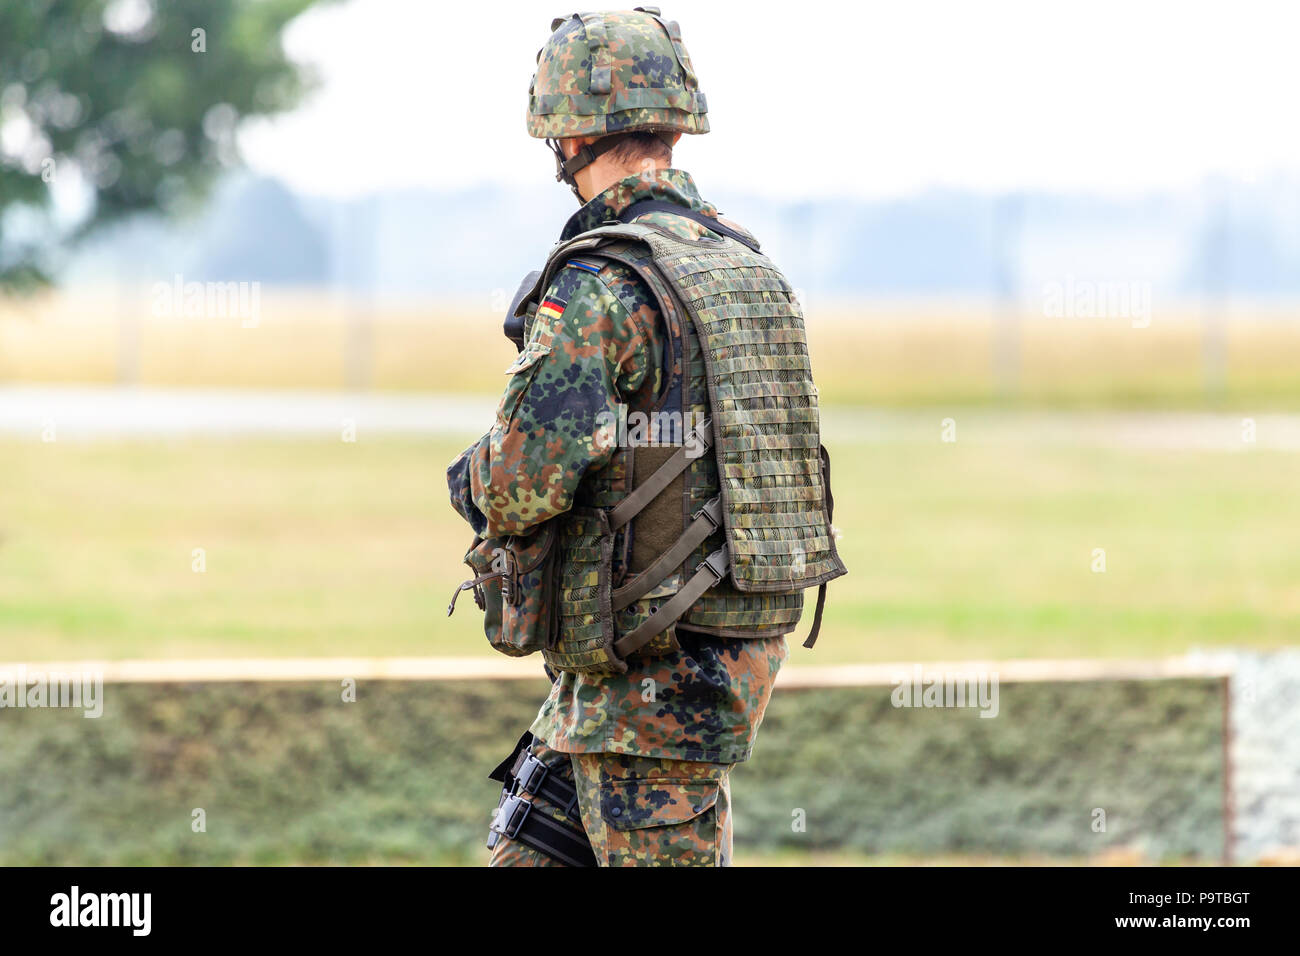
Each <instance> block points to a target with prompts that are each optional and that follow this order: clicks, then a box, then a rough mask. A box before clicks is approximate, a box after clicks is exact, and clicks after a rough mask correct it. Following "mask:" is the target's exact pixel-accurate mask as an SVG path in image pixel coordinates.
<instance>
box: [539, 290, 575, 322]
mask: <svg viewBox="0 0 1300 956" xmlns="http://www.w3.org/2000/svg"><path fill="white" fill-rule="evenodd" d="M566 305H568V302H566V301H565V300H564V299H562V298H560V297H559V296H555V295H548V296H547V297H546V298H545V299H543V300H542V304H541V305H539V306H538V307H537V316H536V317H537V318H538V319H558V318H559V317H560V316H562V315H563V314H564V307H565V306H566Z"/></svg>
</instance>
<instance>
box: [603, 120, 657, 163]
mask: <svg viewBox="0 0 1300 956" xmlns="http://www.w3.org/2000/svg"><path fill="white" fill-rule="evenodd" d="M617 135H618V142H617V143H615V144H614V146H613V147H612V148H611V149H610V151H609V152H608V153H607V154H606V155H608V156H609V157H610V159H612V160H613V161H614V162H616V163H618V164H619V165H620V166H630V165H632V164H633V163H635V162H636V161H637V160H640V159H653V160H655V161H656V162H661V163H668V162H672V158H673V148H672V147H671V146H669V145H668V144H667V143H666V142H664V140H662V139H660V137H659V134H658V133H652V132H650V131H649V130H641V129H639V130H634V131H632V132H631V133H619V134H617Z"/></svg>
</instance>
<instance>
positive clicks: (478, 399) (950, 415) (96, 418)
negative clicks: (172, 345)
mask: <svg viewBox="0 0 1300 956" xmlns="http://www.w3.org/2000/svg"><path fill="white" fill-rule="evenodd" d="M495 408H496V400H495V399H492V398H488V397H484V396H459V395H443V394H413V393H402V392H342V391H323V390H322V391H302V390H276V389H215V388H159V387H119V386H79V385H78V386H73V385H68V386H62V385H10V386H0V434H11V435H26V436H31V437H33V438H40V437H41V436H42V434H44V433H46V431H47V429H48V428H49V427H50V426H53V429H54V432H53V434H54V435H55V436H56V438H74V439H82V438H154V437H175V436H185V435H196V436H200V435H228V436H257V435H267V436H298V437H327V436H329V437H338V436H341V435H343V434H344V433H345V431H347V430H348V429H349V428H351V429H353V430H354V433H355V435H356V436H357V437H361V436H363V435H368V434H369V435H373V434H392V435H430V436H465V437H467V438H472V437H473V436H474V435H477V434H480V433H481V432H482V431H483V430H485V429H486V428H488V427H489V426H490V425H491V423H492V417H493V415H494V414H495ZM949 419H951V425H948V424H947V422H948V420H949ZM822 420H823V431H824V433H825V435H826V438H827V440H828V441H830V442H850V441H852V442H865V443H868V444H874V443H890V442H900V441H902V442H913V441H915V442H938V441H943V440H945V437H944V436H945V434H946V435H948V436H950V437H949V438H948V439H947V440H955V441H958V442H963V443H964V442H968V441H969V442H975V443H979V444H1019V445H1024V444H1040V443H1041V444H1049V445H1077V446H1084V447H1108V448H1134V449H1142V448H1147V449H1153V450H1154V449H1197V450H1207V451H1249V450H1250V449H1252V448H1266V449H1273V450H1284V451H1298V450H1300V415H1297V414H1261V415H1256V416H1251V415H1249V414H1247V413H1245V412H1235V413H1207V412H1177V411H1173V412H1152V411H1136V412H1125V411H1098V412H1089V411H1059V410H1030V411H1023V410H998V409H964V408H953V409H951V410H949V409H944V408H934V409H929V410H924V409H922V410H918V409H906V410H894V409H875V408H857V409H855V408H846V407H844V406H835V407H832V408H828V409H825V410H824V411H823V413H822Z"/></svg>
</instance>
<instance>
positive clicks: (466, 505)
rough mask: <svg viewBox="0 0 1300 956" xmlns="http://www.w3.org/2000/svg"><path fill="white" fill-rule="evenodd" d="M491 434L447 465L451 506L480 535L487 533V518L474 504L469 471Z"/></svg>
mask: <svg viewBox="0 0 1300 956" xmlns="http://www.w3.org/2000/svg"><path fill="white" fill-rule="evenodd" d="M490 438H491V435H490V434H489V435H484V436H483V437H482V438H480V439H479V440H478V441H476V442H475V443H474V444H472V445H470V446H469V447H468V448H466V449H465V450H464V451H463V452H461V453H460V454H459V455H457V456H456V460H455V461H453V462H452V463H451V464H450V465H448V466H447V490H448V491H449V492H450V493H451V506H452V507H453V508H455V509H456V512H457V513H458V514H459V515H460V516H461V517H462V518H464V519H465V520H466V521H468V522H469V526H470V527H471V528H473V529H474V533H475V534H476V535H479V536H480V537H484V536H486V534H487V518H485V517H484V516H483V512H481V511H479V510H478V506H477V505H475V504H474V493H473V491H471V490H470V482H469V473H470V467H471V465H472V464H473V461H474V456H475V455H476V454H477V453H478V449H479V446H480V445H482V444H483V443H484V442H486V441H488V440H489V439H490Z"/></svg>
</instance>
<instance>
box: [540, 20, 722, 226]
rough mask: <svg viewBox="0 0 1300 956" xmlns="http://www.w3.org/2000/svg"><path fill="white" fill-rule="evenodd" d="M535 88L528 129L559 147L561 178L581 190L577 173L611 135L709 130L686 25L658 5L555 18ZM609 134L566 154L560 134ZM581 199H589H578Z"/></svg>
mask: <svg viewBox="0 0 1300 956" xmlns="http://www.w3.org/2000/svg"><path fill="white" fill-rule="evenodd" d="M551 31H552V32H551V37H550V39H549V40H547V41H546V46H544V47H542V49H541V50H540V51H538V54H537V72H536V73H535V74H533V80H532V83H531V84H530V86H529V88H528V134H529V135H530V136H535V137H537V138H538V139H545V140H547V141H548V142H549V143H550V145H551V149H552V150H554V151H555V153H556V177H555V178H556V179H557V180H559V181H561V182H567V183H568V184H569V185H570V187H572V188H573V190H574V192H575V194H576V193H577V187H576V186H574V183H573V174H574V173H576V172H577V171H578V170H580V169H582V168H583V167H584V166H586V165H588V164H589V163H591V162H592V161H593V160H595V158H596V157H597V156H599V155H600V154H601V153H603V152H605V151H606V150H608V149H610V148H612V147H613V146H614V145H616V143H617V139H616V138H613V137H612V136H611V134H614V133H630V132H634V131H638V130H639V131H647V132H654V133H658V134H660V135H661V136H662V137H663V138H664V140H665V141H666V142H671V137H672V134H674V133H677V132H681V133H707V132H708V131H709V120H708V117H707V116H706V115H705V114H706V113H707V111H708V106H707V104H706V102H705V99H704V94H703V93H701V92H700V89H699V81H698V80H696V78H695V70H694V68H693V67H692V66H691V58H690V56H689V55H688V54H687V52H686V46H685V45H684V44H683V43H682V33H681V29H680V28H679V27H678V26H677V24H676V23H675V22H671V21H665V20H664V19H663V18H662V17H661V16H660V13H659V9H658V8H657V7H637V8H636V9H635V10H612V11H606V12H601V13H575V14H573V15H571V16H568V17H557V18H556V19H555V20H553V21H552V22H551ZM575 136H592V137H596V138H597V139H603V138H604V137H610V138H609V139H604V140H603V142H597V143H595V144H593V145H591V146H585V147H583V149H582V150H581V151H580V152H579V154H578V155H577V156H575V157H573V158H572V159H570V160H567V161H566V160H565V159H564V157H563V154H562V153H561V152H560V149H559V145H558V144H557V143H555V142H554V140H557V139H565V138H569V137H575ZM578 198H579V200H580V201H581V199H582V197H581V196H579V197H578Z"/></svg>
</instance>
